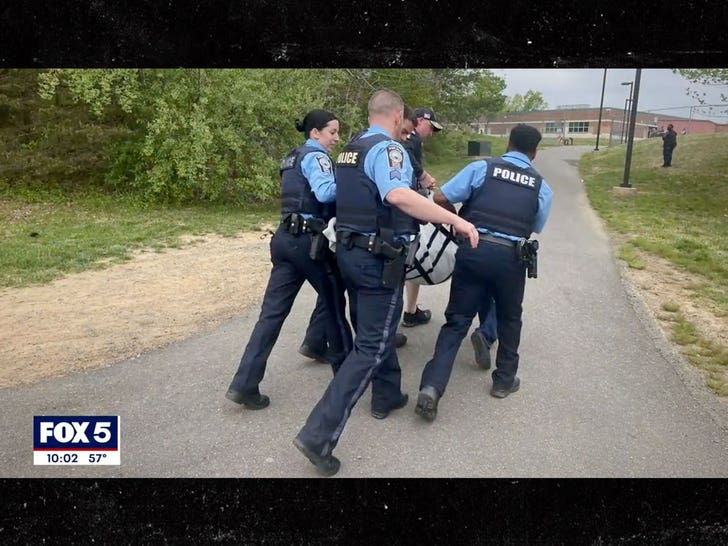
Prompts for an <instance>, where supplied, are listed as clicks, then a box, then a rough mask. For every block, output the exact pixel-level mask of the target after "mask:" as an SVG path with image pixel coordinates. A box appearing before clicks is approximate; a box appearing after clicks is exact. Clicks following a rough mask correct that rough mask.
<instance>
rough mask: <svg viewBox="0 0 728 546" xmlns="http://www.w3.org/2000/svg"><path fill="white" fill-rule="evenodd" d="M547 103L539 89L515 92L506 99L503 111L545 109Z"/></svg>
mask: <svg viewBox="0 0 728 546" xmlns="http://www.w3.org/2000/svg"><path fill="white" fill-rule="evenodd" d="M546 108H548V104H547V103H546V101H545V100H544V98H543V95H542V94H541V92H540V91H533V90H528V91H526V94H525V95H520V94H518V93H516V94H515V95H513V96H512V97H509V98H508V99H507V100H506V103H505V108H504V110H503V111H504V112H533V111H535V110H545V109H546Z"/></svg>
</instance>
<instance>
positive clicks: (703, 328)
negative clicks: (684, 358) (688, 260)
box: [627, 255, 728, 345]
mask: <svg viewBox="0 0 728 546" xmlns="http://www.w3.org/2000/svg"><path fill="white" fill-rule="evenodd" d="M645 260H646V261H647V262H648V266H647V267H646V268H645V269H641V270H640V269H632V268H629V269H628V270H627V275H628V278H629V279H630V281H631V282H633V283H634V284H635V286H637V287H638V288H639V289H640V291H641V293H642V296H643V297H644V299H645V301H646V303H647V304H648V306H649V308H650V310H651V311H652V313H653V314H654V315H655V316H656V317H658V318H659V317H660V316H663V315H665V310H664V309H663V308H662V306H663V304H670V303H674V304H677V305H678V307H679V309H680V312H681V313H682V314H683V316H684V317H685V318H686V319H687V320H688V321H689V322H690V323H692V324H693V325H694V326H695V328H696V330H697V331H698V333H699V334H700V335H701V336H702V337H704V338H706V339H710V340H713V341H716V342H718V343H720V344H721V345H728V317H722V316H720V312H719V310H718V308H717V306H715V305H714V304H712V303H711V302H709V301H706V300H705V299H703V298H696V297H695V296H694V295H693V294H692V292H691V291H690V289H689V288H688V286H691V285H695V284H698V282H699V280H700V279H698V278H697V277H695V276H691V275H690V274H689V273H686V272H683V271H680V270H678V269H677V268H676V267H675V266H674V265H672V264H671V263H670V262H669V261H668V260H665V259H664V258H659V257H657V256H654V255H650V256H649V257H647V256H646V257H645ZM660 324H663V325H665V326H666V324H665V323H664V322H663V321H661V322H660ZM667 324H669V323H667ZM667 333H668V332H667V331H666V334H667ZM668 337H669V336H668Z"/></svg>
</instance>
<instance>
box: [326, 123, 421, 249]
mask: <svg viewBox="0 0 728 546" xmlns="http://www.w3.org/2000/svg"><path fill="white" fill-rule="evenodd" d="M362 134H363V133H360V134H359V135H357V136H355V137H354V138H353V139H352V140H351V141H350V142H349V143H348V144H347V145H346V146H345V147H344V150H343V151H342V152H341V153H340V154H339V157H338V158H337V160H336V231H353V232H356V233H376V234H379V230H380V229H381V228H385V229H391V230H392V231H394V233H395V234H398V235H399V234H411V233H416V232H417V231H418V227H417V225H416V224H415V223H413V219H412V217H411V216H408V215H406V214H405V213H404V212H402V211H400V210H399V209H398V208H397V207H392V206H388V205H385V204H384V203H382V200H381V198H380V196H379V191H378V190H377V186H376V184H375V183H374V181H373V180H372V179H371V178H369V177H368V176H367V175H366V173H365V172H364V160H365V159H366V155H367V154H368V153H369V151H370V150H371V149H372V148H373V147H374V146H375V145H376V144H378V143H380V142H383V141H387V140H389V141H391V140H392V139H391V138H390V137H389V136H386V135H382V134H374V135H371V136H368V137H364V138H362V136H361V135H362ZM405 153H406V152H405ZM402 161H404V155H403V158H402Z"/></svg>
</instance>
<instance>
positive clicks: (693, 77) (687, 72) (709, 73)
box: [673, 68, 728, 104]
mask: <svg viewBox="0 0 728 546" xmlns="http://www.w3.org/2000/svg"><path fill="white" fill-rule="evenodd" d="M673 73H676V74H680V75H681V76H682V77H684V78H686V79H688V80H690V81H691V82H692V83H699V84H701V85H715V86H721V87H728V68H683V69H676V70H673ZM687 93H688V95H690V96H692V97H694V98H696V99H697V100H698V101H699V102H700V104H705V92H703V91H698V90H696V89H688V90H687ZM720 100H721V102H728V95H726V94H725V93H722V92H721V94H720Z"/></svg>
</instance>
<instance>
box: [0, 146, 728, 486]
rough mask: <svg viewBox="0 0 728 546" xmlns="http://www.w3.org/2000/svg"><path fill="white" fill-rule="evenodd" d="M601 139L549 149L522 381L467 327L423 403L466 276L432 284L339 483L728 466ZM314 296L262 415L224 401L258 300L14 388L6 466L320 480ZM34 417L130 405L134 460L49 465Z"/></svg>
mask: <svg viewBox="0 0 728 546" xmlns="http://www.w3.org/2000/svg"><path fill="white" fill-rule="evenodd" d="M589 150H590V147H584V146H581V147H580V146H565V147H556V148H547V149H545V150H543V151H541V152H539V154H538V157H537V158H536V162H535V165H536V167H537V168H538V169H539V170H540V172H541V173H542V174H543V175H544V176H545V177H546V180H547V181H548V182H549V184H550V185H551V187H552V188H553V190H554V193H555V198H554V205H553V209H552V213H551V218H550V220H549V223H548V225H547V226H546V229H545V233H544V234H542V235H540V236H538V239H539V241H540V242H541V251H540V253H539V278H538V279H536V280H533V279H531V280H528V282H527V286H526V301H525V303H524V326H523V333H522V342H521V349H520V354H521V365H520V370H519V376H520V377H521V380H522V383H521V389H520V391H519V392H518V393H515V394H513V395H511V396H509V397H508V398H506V399H504V400H497V399H495V398H492V397H490V396H489V395H488V391H489V389H490V385H491V381H490V372H482V371H480V370H477V369H476V368H475V367H474V366H473V364H472V349H471V346H470V343H469V340H468V338H466V339H465V342H464V344H463V347H462V349H461V351H460V353H459V355H458V359H457V360H456V362H455V367H454V370H453V375H452V379H451V381H450V384H449V387H448V391H447V393H446V395H445V397H444V398H443V399H442V400H441V402H440V406H439V414H438V417H437V420H436V421H435V422H434V423H427V422H425V421H423V420H422V419H420V418H419V417H417V416H416V415H415V414H414V402H413V399H414V398H415V397H416V393H417V387H418V384H419V378H420V373H421V371H422V367H423V365H424V363H425V362H426V361H427V359H428V358H429V357H430V356H431V353H432V350H433V348H434V344H435V339H436V336H437V333H438V331H439V327H440V326H441V325H442V323H443V322H444V318H443V311H444V309H445V305H446V303H447V297H448V290H449V283H446V284H445V285H439V286H435V287H427V288H423V289H422V291H421V292H420V304H421V305H422V306H424V307H427V308H430V309H432V311H433V319H432V321H431V323H430V324H428V325H425V326H420V327H416V328H408V329H405V330H403V331H404V332H405V333H406V334H407V335H408V337H409V342H408V344H407V346H405V347H404V348H402V349H401V350H400V351H399V356H400V363H401V366H402V370H403V373H402V376H403V390H404V391H405V392H408V393H409V394H410V403H409V405H408V406H407V407H406V408H404V409H403V410H399V411H395V412H393V413H392V414H391V415H390V416H389V417H388V418H387V419H386V420H384V421H378V420H375V419H373V418H372V417H371V416H370V415H369V401H370V394H369V392H367V393H365V394H364V396H363V397H362V398H361V400H360V401H359V403H358V404H357V406H356V408H355V411H354V413H353V414H352V416H351V418H350V420H349V422H348V424H347V427H346V429H345V431H344V433H343V435H342V438H341V441H340V443H339V446H338V448H337V449H336V455H337V456H338V457H339V458H340V459H341V461H342V467H341V471H340V472H339V474H338V475H337V476H340V477H725V476H727V475H728V436H727V435H726V430H727V428H726V425H727V423H728V417H727V416H726V405H725V404H720V403H719V401H717V400H715V399H714V398H713V397H712V395H711V394H710V393H708V392H707V391H706V390H705V388H704V387H702V383H701V381H700V379H699V377H697V376H696V375H695V374H693V372H692V370H690V369H688V368H687V366H685V365H684V363H683V362H681V361H679V360H673V359H672V357H671V356H670V355H671V353H670V350H669V348H668V347H667V346H666V345H665V342H664V339H662V338H661V336H660V335H659V334H658V333H657V331H656V329H655V326H654V324H653V323H651V322H650V320H649V319H647V318H646V317H645V314H644V309H643V308H642V307H641V304H640V303H639V302H634V301H633V297H632V296H631V295H630V293H629V290H627V291H626V290H625V287H624V286H623V284H622V281H621V278H620V273H619V266H618V264H617V263H616V260H615V258H614V256H613V253H612V251H611V248H610V244H609V240H608V239H607V236H606V234H605V232H604V230H603V229H602V226H601V223H600V222H599V220H598V219H597V218H596V216H595V214H594V213H593V211H592V210H591V209H590V208H589V206H588V203H587V200H586V196H585V193H584V189H583V187H582V183H581V181H580V178H579V176H578V173H577V170H576V168H575V165H576V162H577V161H578V158H579V156H580V155H581V154H582V153H585V152H588V151H589ZM453 174H454V173H453ZM314 296H315V294H314V292H313V290H311V289H309V288H308V287H305V288H304V290H303V291H302V293H301V295H300V296H299V299H298V301H297V302H296V304H295V306H294V308H293V311H292V313H291V315H290V316H289V318H288V320H287V322H286V324H285V326H284V328H283V331H282V334H281V337H280V339H279V342H278V344H277V345H276V347H275V348H274V350H273V353H272V354H271V358H270V360H269V362H268V371H267V374H266V379H265V380H264V382H263V384H262V386H261V390H262V392H264V393H265V394H267V395H269V396H270V397H271V405H270V407H269V408H267V409H265V410H263V411H255V412H254V411H247V410H244V409H241V408H240V407H238V406H236V405H235V404H233V403H231V402H229V401H228V400H226V399H225V398H224V393H225V390H226V388H227V386H228V384H229V381H230V379H231V377H232V374H233V373H234V371H235V369H236V367H237V363H238V361H239V358H240V355H241V353H242V350H243V347H244V345H245V343H246V342H247V339H248V335H249V333H250V331H251V329H252V327H253V325H254V323H255V321H256V319H257V314H258V309H257V308H256V309H252V310H251V311H250V312H248V313H246V314H245V315H242V316H239V317H237V318H235V319H233V320H231V321H228V322H226V323H224V324H222V325H221V326H220V327H218V328H217V329H216V330H214V331H212V332H210V333H206V334H204V335H198V336H196V337H193V338H190V339H187V340H185V341H183V342H180V343H176V344H173V345H170V346H168V347H166V348H164V349H162V350H159V351H155V352H152V353H148V354H144V355H142V356H140V357H139V358H136V359H133V360H129V361H126V362H121V363H118V364H115V365H113V366H110V367H107V368H104V369H100V370H95V371H92V372H88V373H80V374H76V375H72V376H68V377H63V378H57V379H52V380H47V381H43V382H41V383H38V384H36V385H32V386H29V387H15V388H7V389H2V390H0V395H1V398H2V400H1V401H0V430H2V443H1V444H0V460H1V461H2V462H1V463H0V477H46V476H48V477H50V476H57V477H61V476H62V477H81V476H83V477H311V476H316V474H315V471H314V468H313V466H312V465H311V464H310V463H309V462H308V461H307V460H306V459H305V458H304V457H303V456H302V455H301V454H300V453H299V452H298V451H297V450H296V449H295V448H294V446H293V445H292V443H291V442H292V439H293V437H294V436H295V434H296V433H297V432H298V430H299V429H300V427H301V426H302V424H303V423H304V421H305V419H306V417H307V416H308V413H309V411H310V410H311V408H312V407H313V405H314V404H315V403H316V401H317V400H318V397H319V396H320V394H321V393H322V392H323V390H324V389H325V388H326V385H327V383H328V380H329V379H330V374H331V371H330V369H329V368H328V366H325V365H321V364H317V363H314V362H311V361H309V360H307V359H305V358H304V357H301V356H300V355H298V353H297V352H296V350H297V348H298V346H299V344H300V341H301V339H302V336H303V332H304V331H305V327H306V322H307V320H308V317H309V314H310V311H311V309H312V308H313V306H314V301H315V298H314ZM261 297H262V293H261ZM34 415H120V416H121V465H120V466H118V467H113V466H106V467H89V466H81V467H61V466H57V467H52V466H33V453H32V446H33V438H32V423H33V416H34Z"/></svg>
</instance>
